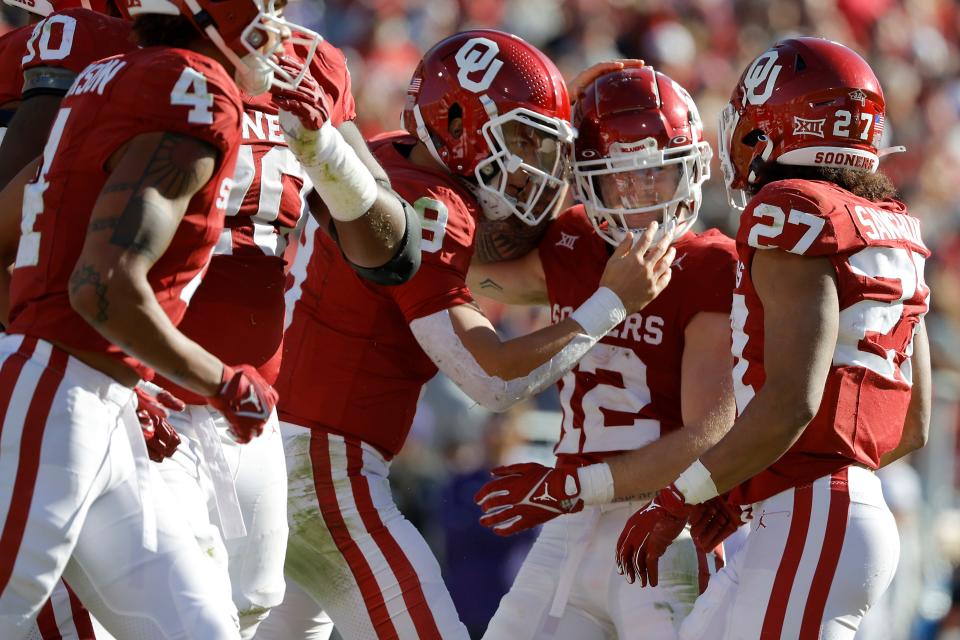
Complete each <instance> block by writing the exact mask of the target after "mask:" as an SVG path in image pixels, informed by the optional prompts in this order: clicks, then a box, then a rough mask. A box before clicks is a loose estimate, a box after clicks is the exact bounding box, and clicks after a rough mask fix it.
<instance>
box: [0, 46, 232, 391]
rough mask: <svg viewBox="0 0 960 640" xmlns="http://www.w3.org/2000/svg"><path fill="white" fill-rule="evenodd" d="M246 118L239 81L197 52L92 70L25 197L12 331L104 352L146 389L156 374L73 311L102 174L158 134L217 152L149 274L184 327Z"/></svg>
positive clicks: (149, 55)
mask: <svg viewBox="0 0 960 640" xmlns="http://www.w3.org/2000/svg"><path fill="white" fill-rule="evenodd" d="M240 115H241V104H240V94H239V91H238V90H237V88H236V85H235V84H234V82H233V80H232V79H231V78H230V77H229V76H228V75H227V73H226V71H225V70H224V68H223V67H222V66H221V65H220V64H219V63H217V62H215V61H213V60H212V59H210V58H208V57H206V56H203V55H200V54H198V53H194V52H191V51H186V50H182V49H170V48H159V47H150V48H146V49H137V50H134V51H131V52H129V53H126V54H124V55H122V56H116V57H113V58H107V59H105V60H101V61H100V62H97V63H94V64H92V65H90V66H88V67H86V69H84V71H83V72H82V73H81V74H80V75H79V76H78V77H77V79H76V81H75V82H74V84H73V87H72V88H71V89H70V91H69V92H68V94H67V95H66V97H65V98H64V100H63V102H62V104H61V108H60V111H59V113H58V114H57V117H56V119H55V120H54V123H53V126H52V127H51V130H50V134H49V137H48V140H47V144H46V147H45V148H44V153H43V163H42V166H41V168H40V171H39V173H38V176H37V178H36V179H35V180H34V181H33V182H31V183H30V184H29V185H28V186H27V188H26V189H25V190H24V205H23V222H22V225H21V228H22V229H23V231H22V235H21V238H20V244H19V248H18V251H17V258H16V261H15V263H14V271H13V276H12V282H11V311H10V317H11V324H10V327H9V332H10V333H21V334H27V335H31V336H37V337H39V338H44V339H47V340H51V341H55V342H58V343H60V344H63V345H65V346H68V347H71V348H73V349H77V350H82V351H92V352H100V353H107V354H109V355H111V356H112V357H114V358H116V359H117V360H119V361H121V362H123V363H124V364H126V365H127V366H129V367H130V368H132V369H134V370H136V371H137V372H138V373H139V374H140V375H141V376H142V377H144V378H149V377H150V376H151V375H152V372H151V371H150V370H149V369H147V368H146V367H145V366H144V365H143V364H142V363H140V362H138V361H137V360H135V359H134V358H132V357H131V356H129V355H127V354H124V353H123V352H122V351H121V350H120V349H119V348H118V347H116V346H114V345H112V344H110V343H108V342H107V341H106V339H104V338H103V336H101V335H100V334H99V333H98V332H97V331H96V330H95V329H94V328H93V327H91V326H90V325H88V324H87V323H86V322H85V321H84V320H83V319H82V318H81V317H80V316H79V315H78V314H77V313H76V312H75V311H74V310H73V309H72V308H71V306H70V300H69V295H68V286H69V284H68V281H69V278H70V274H71V273H72V272H73V269H74V267H75V266H76V263H77V258H78V257H79V255H80V251H81V249H82V245H83V241H84V237H85V236H86V234H87V225H88V222H89V219H90V213H91V211H92V209H93V206H94V203H95V201H96V199H97V197H98V196H99V194H100V191H101V189H102V188H103V185H104V184H105V182H106V180H107V178H108V174H107V172H106V171H105V170H104V167H105V166H107V162H108V160H109V159H110V157H111V156H112V155H113V153H114V152H115V151H117V150H118V149H120V148H121V147H122V146H123V145H124V144H126V143H127V142H129V141H130V140H132V139H133V138H135V137H137V136H139V135H141V134H145V133H151V132H156V131H166V132H171V133H178V134H183V135H188V136H192V137H195V138H198V139H200V140H203V141H205V142H206V143H208V144H210V145H212V146H213V147H215V148H216V149H217V150H218V151H219V152H220V161H219V163H218V165H217V170H216V173H215V175H214V176H213V177H212V178H211V180H210V181H209V182H208V183H207V184H206V185H205V186H204V187H203V188H202V189H201V190H200V191H199V192H198V193H197V194H196V195H195V196H194V197H193V199H192V200H191V201H190V203H189V205H188V207H187V213H186V214H185V215H184V217H183V219H182V220H181V222H180V225H179V227H178V228H177V231H176V233H175V234H174V236H173V239H172V240H171V242H170V245H169V247H167V250H166V251H165V252H164V254H163V255H162V256H161V257H160V259H159V260H157V262H156V263H155V264H154V266H153V268H152V269H151V270H150V273H149V274H148V279H149V282H150V285H151V286H152V288H153V290H154V292H155V293H156V296H157V301H158V302H159V303H160V305H161V307H162V308H163V309H164V311H165V312H166V313H167V315H168V316H169V317H170V319H171V320H172V321H173V322H174V324H177V323H179V322H180V319H181V318H182V317H183V313H184V311H185V310H186V307H187V303H188V302H189V300H190V296H191V295H192V294H193V293H194V292H195V291H196V288H197V286H198V285H199V283H200V279H201V278H202V276H203V272H204V269H205V268H206V266H207V263H208V261H209V259H210V255H211V252H212V250H213V247H214V244H215V243H216V241H217V238H218V237H219V236H220V232H221V230H222V229H223V209H224V208H225V206H226V197H225V195H226V192H227V189H228V188H229V176H230V175H231V174H232V173H233V169H234V164H235V162H236V154H237V148H238V147H239V144H240V140H239V130H240Z"/></svg>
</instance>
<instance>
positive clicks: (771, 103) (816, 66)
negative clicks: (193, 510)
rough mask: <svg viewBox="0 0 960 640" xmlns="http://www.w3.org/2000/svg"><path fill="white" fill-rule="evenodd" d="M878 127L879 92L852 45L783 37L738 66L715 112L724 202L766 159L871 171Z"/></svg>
mask: <svg viewBox="0 0 960 640" xmlns="http://www.w3.org/2000/svg"><path fill="white" fill-rule="evenodd" d="M883 127H884V99H883V91H882V90H881V89H880V83H879V82H878V81H877V77H876V75H874V73H873V70H871V69H870V65H868V64H867V63H866V61H865V60H864V59H863V58H861V57H860V56H859V55H858V54H857V53H856V52H854V51H853V50H852V49H850V48H848V47H845V46H844V45H842V44H839V43H837V42H832V41H830V40H824V39H822V38H790V39H787V40H781V41H780V42H778V43H776V44H775V45H773V47H771V48H770V49H768V50H767V51H765V52H764V53H762V54H761V55H760V56H758V57H757V58H756V59H755V60H754V61H753V62H751V63H750V65H749V66H748V67H747V68H746V70H744V72H743V75H742V76H741V77H740V81H739V82H738V83H737V86H736V88H735V89H734V90H733V95H732V96H731V98H730V103H729V104H728V105H727V106H726V107H725V108H724V109H723V111H722V112H721V114H720V128H719V134H718V135H719V142H718V144H719V150H720V166H721V168H722V170H723V179H724V183H725V184H726V186H727V194H728V196H729V198H730V203H731V205H733V206H734V207H736V208H738V209H743V208H744V207H745V206H746V203H747V196H746V192H745V190H746V189H747V188H748V187H749V185H751V184H754V183H755V182H756V181H757V180H758V179H759V171H760V169H761V168H762V166H763V165H764V164H766V163H768V162H778V163H780V164H788V165H802V166H812V167H837V168H850V169H856V170H860V171H868V172H870V173H873V172H875V171H876V170H877V166H878V165H879V162H880V158H881V157H882V156H884V155H886V154H888V153H891V152H894V151H902V150H903V148H902V147H894V148H891V149H884V150H880V149H878V148H877V147H878V145H879V143H880V139H881V136H882V135H883Z"/></svg>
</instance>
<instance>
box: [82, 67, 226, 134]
mask: <svg viewBox="0 0 960 640" xmlns="http://www.w3.org/2000/svg"><path fill="white" fill-rule="evenodd" d="M80 82H81V79H78V81H77V83H78V85H79V83H80ZM124 87H125V88H126V90H130V89H133V90H135V91H136V95H134V96H131V95H129V94H126V95H125V96H124V98H126V100H124V102H125V103H126V104H128V105H130V107H129V108H130V109H131V110H133V111H134V113H135V114H136V115H135V116H134V117H135V118H136V119H137V120H139V127H138V128H139V129H140V130H143V131H166V132H170V133H180V134H184V135H188V136H191V137H194V138H197V139H199V140H203V141H204V142H207V143H209V144H211V145H213V146H214V147H216V148H217V149H219V150H220V151H221V152H222V153H228V152H230V151H231V149H232V148H234V147H235V146H236V145H237V144H238V140H239V137H240V117H241V113H242V107H241V102H240V94H239V91H238V89H237V87H236V85H235V84H234V83H233V80H232V79H231V78H229V77H228V76H227V74H226V72H225V71H224V70H223V68H222V67H220V66H219V65H216V64H215V63H214V62H213V61H212V60H208V59H201V58H199V57H195V58H193V59H191V58H186V57H183V56H180V55H178V54H177V53H176V52H175V51H167V52H163V53H158V55H157V56H156V58H155V59H154V61H153V64H151V65H150V66H149V68H147V69H146V71H145V73H143V74H142V75H141V77H140V82H139V83H137V82H133V83H129V84H125V85H124Z"/></svg>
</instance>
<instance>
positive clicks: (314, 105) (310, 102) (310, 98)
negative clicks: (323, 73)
mask: <svg viewBox="0 0 960 640" xmlns="http://www.w3.org/2000/svg"><path fill="white" fill-rule="evenodd" d="M278 62H279V64H280V66H281V67H282V68H283V69H285V70H287V71H288V72H290V73H291V74H292V75H294V76H296V75H297V74H298V73H299V72H300V71H299V69H298V68H297V67H296V66H295V65H294V64H293V63H292V61H291V60H290V59H289V58H286V57H283V56H281V57H280V58H279V59H278ZM272 92H273V101H274V103H275V104H276V105H277V107H279V108H280V109H281V110H282V111H286V112H288V113H292V114H293V115H295V116H297V118H299V119H300V122H301V124H302V125H303V127H304V128H306V129H308V130H312V131H317V130H318V129H320V127H321V126H323V123H324V122H326V121H327V120H329V119H330V107H329V106H328V104H327V96H326V94H325V93H324V92H323V90H322V89H321V88H320V84H319V83H318V82H317V81H316V80H315V79H314V78H313V76H311V75H310V74H309V73H307V74H306V75H304V76H303V80H301V81H300V85H299V86H298V87H297V88H296V89H277V88H274V89H272Z"/></svg>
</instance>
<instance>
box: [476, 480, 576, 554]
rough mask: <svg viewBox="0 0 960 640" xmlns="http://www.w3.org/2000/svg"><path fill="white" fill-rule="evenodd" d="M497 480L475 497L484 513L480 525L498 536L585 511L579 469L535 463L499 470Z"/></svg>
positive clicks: (487, 485) (485, 486) (484, 487)
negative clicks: (581, 497) (581, 495)
mask: <svg viewBox="0 0 960 640" xmlns="http://www.w3.org/2000/svg"><path fill="white" fill-rule="evenodd" d="M490 473H491V474H493V475H494V476H496V478H495V479H494V480H491V481H490V482H488V483H487V484H485V485H483V487H482V488H481V489H480V491H478V492H477V494H476V495H475V496H474V497H473V501H474V502H476V503H477V504H478V505H479V506H480V508H481V509H483V511H484V515H483V516H482V517H481V518H480V524H482V525H483V526H485V527H490V528H491V529H493V532H494V533H495V534H497V535H498V536H509V535H512V534H514V533H517V532H519V531H525V530H527V529H530V528H531V527H535V526H537V525H540V524H543V523H544V522H547V521H548V520H553V519H554V518H556V517H557V516H559V515H563V514H564V513H576V512H577V511H580V510H581V509H583V500H581V499H580V497H579V496H580V481H579V479H578V478H577V470H576V469H563V470H561V469H551V468H550V467H545V466H543V465H541V464H536V463H534V462H526V463H522V464H511V465H507V466H505V467H497V468H496V469H494V470H493V471H491V472H490Z"/></svg>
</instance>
